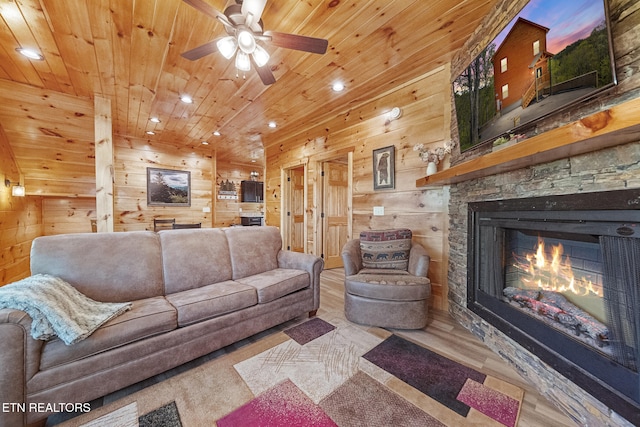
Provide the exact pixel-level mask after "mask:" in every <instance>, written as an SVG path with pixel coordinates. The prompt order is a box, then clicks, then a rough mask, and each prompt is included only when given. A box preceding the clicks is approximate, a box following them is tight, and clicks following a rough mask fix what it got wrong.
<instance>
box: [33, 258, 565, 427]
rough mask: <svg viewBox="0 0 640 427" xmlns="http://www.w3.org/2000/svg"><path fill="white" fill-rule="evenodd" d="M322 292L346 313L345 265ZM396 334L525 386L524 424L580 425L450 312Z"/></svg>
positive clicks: (328, 307) (54, 420)
mask: <svg viewBox="0 0 640 427" xmlns="http://www.w3.org/2000/svg"><path fill="white" fill-rule="evenodd" d="M320 290H321V292H320V293H321V295H320V309H319V310H318V315H320V316H322V314H334V315H335V314H336V313H343V308H344V270H343V269H342V268H338V269H332V270H325V271H324V272H323V273H322V276H321V288H320ZM304 320H305V319H304V318H298V319H294V320H292V321H290V322H286V323H284V324H282V325H279V326H277V327H275V328H272V329H269V330H268V331H264V332H261V333H259V334H256V335H254V336H252V337H250V338H247V339H246V340H242V341H240V342H238V343H235V344H232V345H230V346H228V347H225V348H223V349H220V350H218V351H215V352H213V353H210V354H208V355H205V356H203V357H201V358H199V359H196V360H194V361H192V362H189V363H186V364H184V365H182V366H179V367H177V368H175V369H172V370H170V371H167V372H165V373H162V374H160V375H156V376H155V377H152V378H149V379H148V380H145V381H142V382H140V383H138V384H134V385H132V386H130V387H127V388H126V389H123V390H120V391H118V392H115V393H112V394H110V395H108V396H105V397H104V398H101V399H98V400H96V401H93V402H92V403H91V404H92V408H97V407H99V406H102V405H103V404H108V403H111V402H114V401H116V400H118V399H121V398H123V397H125V396H127V395H129V394H132V393H134V392H136V391H138V390H141V389H143V388H146V387H148V386H151V385H153V384H156V383H159V382H161V381H164V380H166V379H168V378H170V377H172V376H174V375H177V374H179V373H181V372H184V371H186V370H188V369H192V368H194V367H196V366H199V365H201V364H203V363H205V362H207V361H209V360H212V359H215V358H218V357H220V356H221V355H224V354H228V353H232V352H242V348H243V347H246V346H247V345H248V344H249V343H254V342H256V341H260V340H263V339H267V338H268V337H269V336H270V335H272V334H274V333H277V332H279V331H282V330H285V329H287V328H289V327H291V326H292V325H293V324H296V323H300V322H301V321H304ZM371 329H375V328H371ZM393 332H394V333H396V334H397V335H400V336H402V337H404V338H406V339H409V340H412V341H414V342H417V343H419V344H421V345H422V346H424V347H427V348H429V349H431V350H433V351H435V352H438V353H440V354H442V355H444V356H447V357H449V358H450V359H452V360H456V361H458V362H460V363H462V364H465V365H467V366H470V367H472V368H474V369H476V370H478V371H480V372H482V373H484V374H487V375H491V376H494V377H496V378H500V379H502V380H504V381H507V382H510V383H511V384H514V385H517V386H519V387H521V388H522V389H524V390H525V394H524V401H523V405H522V410H521V413H520V419H519V422H518V427H556V426H557V427H563V426H571V427H575V426H576V424H575V423H574V422H572V421H571V420H570V419H569V418H568V417H566V416H565V415H564V414H563V413H561V412H560V411H559V410H558V409H557V408H556V407H555V406H553V404H551V403H550V402H549V401H548V400H546V399H545V398H544V397H543V396H541V395H540V394H539V393H538V392H537V391H536V390H535V389H534V388H533V387H531V386H530V385H529V384H528V383H527V382H525V381H524V380H523V379H522V377H520V376H519V375H518V374H517V372H516V371H515V370H514V369H513V368H511V367H510V366H509V365H508V364H507V363H506V362H505V361H503V360H502V359H501V358H500V357H499V356H498V355H496V354H495V353H493V352H492V351H491V350H489V349H488V348H486V347H485V346H484V345H483V344H482V342H481V341H480V340H479V339H477V338H476V337H475V336H473V335H472V334H471V333H470V332H469V331H467V330H466V329H464V328H463V327H462V326H460V325H459V324H458V323H456V322H455V321H454V320H453V319H452V318H451V316H450V315H449V314H448V313H447V312H444V311H439V310H430V312H429V322H428V324H427V326H426V327H425V328H424V329H420V330H415V331H408V330H394V331H393ZM71 417H72V415H70V414H57V415H55V416H52V417H49V419H48V421H47V424H46V426H47V427H51V426H55V425H58V424H60V423H62V422H64V421H65V420H68V419H69V418H71Z"/></svg>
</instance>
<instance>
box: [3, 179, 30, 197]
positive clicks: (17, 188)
mask: <svg viewBox="0 0 640 427" xmlns="http://www.w3.org/2000/svg"><path fill="white" fill-rule="evenodd" d="M4 186H5V187H7V188H9V187H11V181H10V180H8V179H5V180H4ZM11 195H12V196H15V197H24V196H25V189H24V185H20V184H19V183H18V184H16V185H14V186H13V187H11Z"/></svg>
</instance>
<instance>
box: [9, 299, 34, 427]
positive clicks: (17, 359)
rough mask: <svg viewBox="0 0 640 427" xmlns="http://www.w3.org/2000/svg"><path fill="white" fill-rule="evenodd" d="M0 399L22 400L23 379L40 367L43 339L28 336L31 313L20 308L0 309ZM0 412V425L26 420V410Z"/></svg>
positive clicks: (26, 378)
mask: <svg viewBox="0 0 640 427" xmlns="http://www.w3.org/2000/svg"><path fill="white" fill-rule="evenodd" d="M0 342H2V350H0V366H2V369H1V370H0V402H4V403H11V404H13V403H15V404H25V399H26V394H27V384H26V383H27V381H28V379H29V378H31V377H33V376H34V375H35V374H36V372H37V371H38V369H39V367H40V355H41V353H42V344H43V341H40V340H35V339H33V338H32V337H31V317H29V315H28V314H27V313H25V312H24V311H21V310H12V309H8V308H5V309H0ZM14 409H15V410H10V411H7V412H4V411H2V412H0V426H21V425H25V424H26V422H27V421H26V417H27V413H28V411H24V412H23V411H22V410H19V409H18V408H17V407H14Z"/></svg>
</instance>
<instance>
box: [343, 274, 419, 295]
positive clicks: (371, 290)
mask: <svg viewBox="0 0 640 427" xmlns="http://www.w3.org/2000/svg"><path fill="white" fill-rule="evenodd" d="M344 283H345V291H346V292H347V293H349V294H351V295H358V296H361V297H366V298H373V299H381V300H391V301H418V300H424V299H427V298H429V296H430V295H431V282H430V280H429V279H428V278H426V277H418V276H412V275H406V274H400V275H390V274H383V275H376V274H356V275H353V276H347V277H345V281H344Z"/></svg>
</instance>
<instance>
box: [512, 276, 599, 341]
mask: <svg viewBox="0 0 640 427" xmlns="http://www.w3.org/2000/svg"><path fill="white" fill-rule="evenodd" d="M503 294H504V296H505V297H506V298H507V299H508V300H509V301H510V302H513V303H516V304H517V305H518V306H520V307H521V308H523V309H526V310H529V311H532V312H534V313H536V314H538V315H540V316H544V317H547V318H549V319H551V320H553V321H555V322H557V323H559V324H561V325H562V326H564V327H565V328H567V329H568V330H571V331H574V333H575V334H576V335H578V336H579V335H581V334H584V335H586V336H588V337H589V338H591V339H593V340H594V342H595V344H596V345H598V346H599V347H603V346H605V345H609V343H608V340H609V329H608V328H607V326H606V325H604V324H603V323H602V322H600V321H599V320H597V319H596V318H594V317H593V316H591V315H590V314H589V313H587V312H586V311H584V310H582V309H580V308H579V307H577V306H575V305H574V304H572V303H571V302H569V301H568V300H567V299H566V298H565V297H564V296H563V295H561V294H560V293H558V292H551V291H542V290H531V289H520V288H515V287H512V286H509V287H507V288H505V289H504V290H503Z"/></svg>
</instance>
